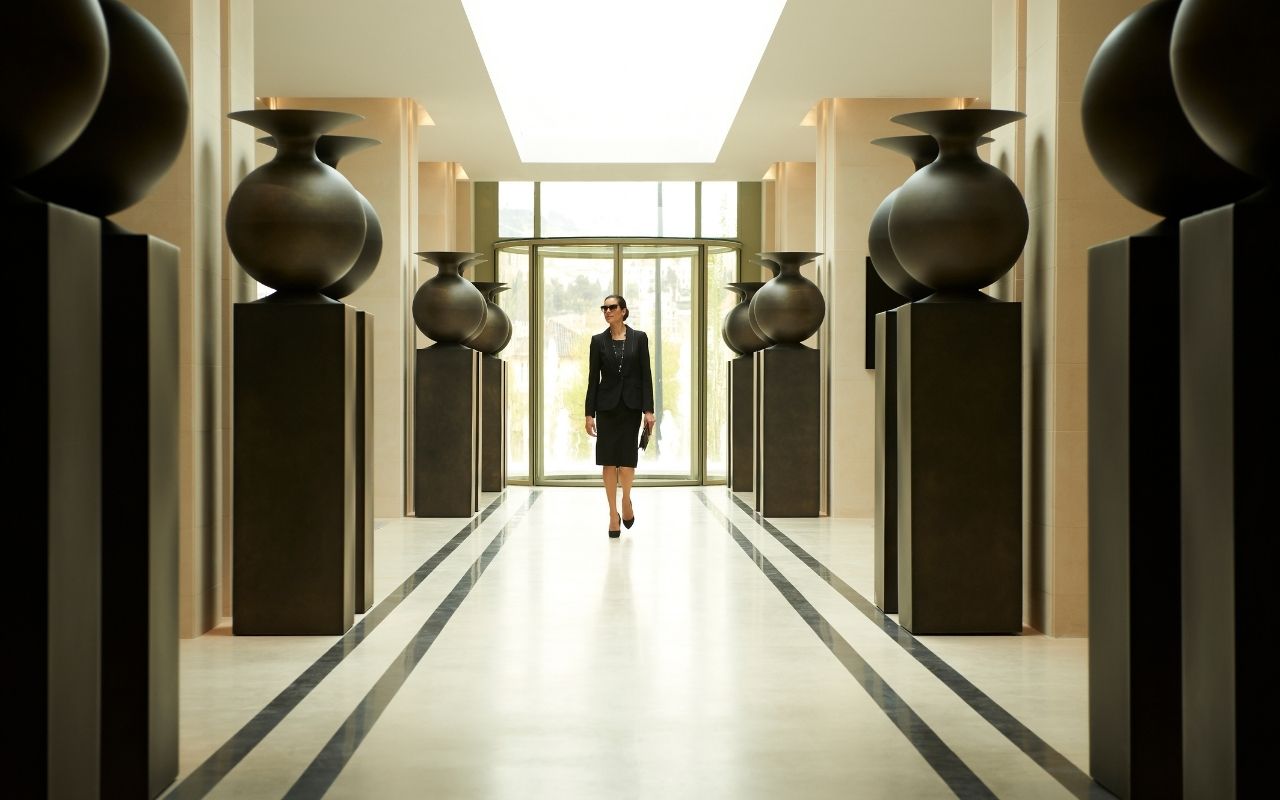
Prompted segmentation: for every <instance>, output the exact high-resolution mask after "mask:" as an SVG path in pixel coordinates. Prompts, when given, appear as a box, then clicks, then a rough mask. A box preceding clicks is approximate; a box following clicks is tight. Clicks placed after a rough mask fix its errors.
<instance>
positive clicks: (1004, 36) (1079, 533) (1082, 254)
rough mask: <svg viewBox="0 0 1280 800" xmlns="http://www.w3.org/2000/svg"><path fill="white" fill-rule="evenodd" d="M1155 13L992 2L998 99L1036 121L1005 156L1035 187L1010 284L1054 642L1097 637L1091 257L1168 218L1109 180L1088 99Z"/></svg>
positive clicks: (1038, 620) (1050, 2) (1044, 608)
mask: <svg viewBox="0 0 1280 800" xmlns="http://www.w3.org/2000/svg"><path fill="white" fill-rule="evenodd" d="M1145 4H1146V2H1145V0H1119V1H1118V2H1114V3H1074V2H1065V1H1064V0H993V2H992V62H991V63H992V92H993V97H994V98H995V102H996V103H998V104H1001V105H1003V104H1006V103H1015V102H1025V105H1024V106H1023V107H1021V110H1023V111H1026V112H1027V119H1026V121H1025V123H1020V124H1019V125H1018V126H1008V127H1007V128H1006V129H1003V130H1001V131H997V132H996V134H995V136H996V139H997V142H996V145H995V146H994V148H993V150H994V153H995V162H996V163H997V164H998V165H999V166H1001V167H1002V168H1003V169H1005V170H1006V171H1008V172H1010V174H1011V175H1012V176H1013V177H1014V179H1015V180H1019V181H1020V182H1021V184H1022V185H1023V187H1024V193H1025V196H1026V198H1027V208H1028V211H1029V213H1030V221H1031V229H1030V234H1029V236H1028V239H1027V247H1026V250H1025V252H1024V255H1023V260H1022V265H1021V269H1022V272H1021V275H1020V276H1017V275H1015V278H1014V280H1013V281H1012V283H1011V284H1010V283H1008V282H1005V283H1004V286H1003V287H1002V292H1008V294H1004V296H1006V297H1009V298H1010V299H1020V300H1022V301H1023V302H1024V307H1023V314H1024V323H1023V337H1024V338H1023V367H1024V384H1023V387H1024V388H1023V402H1024V424H1025V425H1026V435H1025V436H1024V443H1025V444H1024V446H1025V448H1026V457H1025V460H1024V463H1025V472H1024V475H1025V479H1026V484H1025V486H1024V496H1023V499H1024V503H1023V508H1024V515H1025V517H1024V529H1025V530H1024V536H1025V546H1024V553H1025V554H1026V558H1027V580H1026V596H1025V598H1024V609H1025V613H1026V616H1027V622H1028V624H1030V625H1031V626H1032V627H1035V628H1037V629H1038V630H1041V631H1043V632H1045V633H1047V634H1049V635H1052V636H1083V635H1085V634H1086V633H1087V628H1088V527H1087V526H1088V475H1087V464H1088V453H1087V440H1088V419H1087V414H1086V406H1087V390H1088V384H1087V373H1088V363H1087V353H1088V341H1087V336H1086V332H1087V324H1088V309H1087V307H1086V303H1085V299H1086V297H1087V296H1088V270H1087V266H1088V255H1087V251H1088V248H1089V247H1091V246H1093V245H1095V244H1100V243H1102V242H1106V241H1110V240H1112V239H1117V238H1119V237H1121V236H1126V235H1129V234H1131V233H1135V232H1137V231H1140V230H1142V229H1144V228H1147V227H1149V226H1150V225H1152V224H1153V223H1154V222H1155V221H1156V218H1155V217H1153V216H1151V215H1150V214H1147V213H1146V212H1144V211H1142V210H1141V209H1138V208H1137V207H1135V206H1133V205H1132V204H1131V203H1129V202H1128V201H1127V200H1125V199H1124V198H1122V197H1121V196H1120V195H1119V194H1118V193H1117V192H1116V191H1115V190H1114V189H1112V188H1111V186H1110V184H1108V183H1107V181H1106V179H1104V178H1103V177H1102V175H1101V173H1100V172H1098V169H1097V167H1096V166H1095V165H1094V163H1093V159H1092V157H1091V156H1090V155H1089V150H1088V147H1087V146H1086V145H1085V140H1084V129H1083V126H1082V123H1081V119H1080V97H1081V93H1082V90H1083V87H1084V78H1085V74H1086V73H1087V72H1088V69H1089V65H1090V63H1091V62H1092V61H1093V56H1094V54H1095V53H1096V52H1097V50H1098V47H1099V46H1100V45H1101V44H1102V40H1103V39H1105V38H1106V36H1107V34H1109V33H1110V32H1111V30H1112V29H1113V28H1114V27H1115V26H1116V25H1117V24H1119V22H1120V21H1121V20H1122V19H1124V18H1125V17H1126V16H1128V15H1129V14H1130V13H1132V12H1133V11H1134V10H1136V9H1138V8H1139V7H1141V6H1143V5H1145ZM1006 107H1007V106H1006ZM1023 126H1025V129H1024V130H1023V131H1019V130H1018V128H1021V127H1023Z"/></svg>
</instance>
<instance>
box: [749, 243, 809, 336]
mask: <svg viewBox="0 0 1280 800" xmlns="http://www.w3.org/2000/svg"><path fill="white" fill-rule="evenodd" d="M820 255H822V254H821V253H804V252H789V251H787V252H772V253H761V254H760V259H761V261H763V262H765V263H767V264H775V265H777V269H778V273H777V276H776V277H774V278H773V279H772V280H769V281H767V282H766V283H765V285H764V286H761V287H760V289H759V290H758V291H757V292H756V293H755V296H754V297H752V298H751V303H750V305H749V306H748V308H749V309H750V311H749V313H750V315H751V322H752V324H753V325H754V327H755V328H756V330H757V331H758V332H759V333H760V334H761V336H763V337H764V338H767V339H769V340H770V341H772V342H774V343H775V344H800V343H801V342H803V341H804V340H805V339H808V338H809V337H810V336H812V335H813V334H814V333H816V332H817V331H818V328H820V327H821V326H822V320H823V318H825V317H826V314H827V304H826V302H825V301H824V300H823V299H822V292H821V291H819V290H818V287H817V286H816V285H815V284H814V283H813V281H811V280H809V279H808V278H806V277H805V276H803V275H801V274H800V268H801V267H802V266H804V265H805V264H808V263H809V262H810V261H812V260H814V259H815V258H817V257H818V256H820Z"/></svg>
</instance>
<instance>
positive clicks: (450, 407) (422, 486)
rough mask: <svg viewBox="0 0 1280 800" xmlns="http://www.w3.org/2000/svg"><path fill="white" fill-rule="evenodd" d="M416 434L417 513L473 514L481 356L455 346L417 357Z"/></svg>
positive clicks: (424, 351) (436, 348) (432, 348)
mask: <svg viewBox="0 0 1280 800" xmlns="http://www.w3.org/2000/svg"><path fill="white" fill-rule="evenodd" d="M415 398H416V401H415V415H416V418H415V420H414V432H413V442H414V451H413V474H414V477H413V513H414V515H415V516H418V517H469V516H471V515H472V514H473V513H475V509H476V505H477V503H478V502H479V497H478V496H477V494H476V490H477V488H478V487H477V481H476V473H477V469H476V464H477V462H478V460H479V453H478V452H477V440H478V437H477V429H478V426H479V423H480V420H479V416H480V354H479V353H477V352H476V351H475V350H472V349H471V348H469V347H464V346H462V345H457V344H433V345H431V346H430V347H427V348H425V349H422V350H419V351H418V375H417V383H416V386H415Z"/></svg>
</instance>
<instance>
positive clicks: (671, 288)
mask: <svg viewBox="0 0 1280 800" xmlns="http://www.w3.org/2000/svg"><path fill="white" fill-rule="evenodd" d="M697 264H698V248H697V247H696V246H690V245H652V244H637V245H625V246H623V247H622V295H623V297H625V298H627V305H628V306H629V307H630V308H631V318H630V319H629V320H628V324H630V325H631V327H633V328H635V329H637V330H642V331H644V332H645V333H647V334H648V335H649V357H650V360H651V363H652V364H653V403H654V411H655V412H656V413H657V416H658V427H657V429H656V430H655V431H654V432H653V440H652V443H651V444H650V445H649V450H648V452H646V453H645V456H644V469H643V473H644V474H645V475H646V476H647V477H653V478H665V479H668V480H683V481H689V480H694V479H695V478H696V477H697V476H698V472H699V470H698V461H699V459H700V457H701V448H700V447H699V444H700V443H701V437H700V436H699V431H700V430H701V427H702V426H701V420H700V419H699V418H698V415H697V414H696V410H697V409H699V408H700V406H701V404H700V399H701V398H700V394H701V386H700V381H699V380H698V379H697V376H698V375H700V374H701V370H700V369H699V368H698V363H697V362H698V361H700V359H701V353H700V351H701V349H702V348H700V347H698V340H697V331H698V327H697V325H696V324H695V322H694V315H695V313H696V311H697V308H698V305H697V301H696V299H695V298H696V297H697V296H698V295H699V294H700V292H698V291H696V288H697V280H696V276H697Z"/></svg>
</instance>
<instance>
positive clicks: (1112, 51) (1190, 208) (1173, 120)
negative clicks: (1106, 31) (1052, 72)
mask: <svg viewBox="0 0 1280 800" xmlns="http://www.w3.org/2000/svg"><path fill="white" fill-rule="evenodd" d="M1178 5H1179V0H1157V2H1154V3H1150V4H1148V5H1145V6H1143V7H1142V8H1140V9H1138V10H1137V11H1135V12H1134V13H1132V14H1130V15H1129V16H1128V17H1126V18H1125V20H1124V21H1123V22H1121V23H1120V24H1119V25H1117V26H1116V28H1115V30H1113V31H1112V32H1111V34H1110V35H1108V36H1107V38H1106V39H1105V40H1104V41H1103V42H1102V46H1101V47H1100V48H1098V53H1097V55H1095V56H1094V59H1093V62H1092V63H1091V64H1090V65H1089V72H1088V73H1087V74H1086V76H1085V81H1084V92H1083V95H1082V97H1081V116H1082V118H1083V121H1084V135H1085V141H1086V142H1087V144H1088V145H1089V153H1090V154H1091V155H1092V156H1093V160H1094V161H1096V162H1097V164H1098V168H1099V169H1100V170H1101V171H1102V174H1103V175H1104V176H1105V177H1106V178H1107V180H1108V181H1110V182H1111V185H1112V186H1114V187H1115V188H1116V190H1117V191H1119V192H1120V194H1122V195H1124V196H1125V198H1126V199H1127V200H1129V201H1130V202H1131V203H1133V204H1134V205H1136V206H1139V207H1140V208H1144V209H1146V210H1147V211H1150V212H1151V213H1153V214H1158V215H1160V216H1162V217H1166V218H1168V219H1171V220H1177V219H1182V218H1184V217H1188V216H1190V215H1192V214H1196V213H1199V212H1201V211H1204V210H1206V209H1209V208H1214V207H1217V206H1220V205H1223V204H1225V203H1229V202H1231V201H1233V200H1237V199H1239V198H1240V197H1243V196H1244V195H1247V194H1249V193H1250V192H1251V191H1253V190H1254V189H1256V188H1257V186H1258V184H1257V182H1256V181H1255V180H1253V179H1252V178H1250V177H1249V176H1248V175H1246V174H1245V173H1243V172H1241V171H1240V170H1238V169H1236V168H1235V167H1233V166H1231V165H1230V164H1228V163H1227V162H1226V161H1224V160H1223V159H1222V158H1221V157H1220V156H1219V155H1218V154H1217V153H1215V152H1214V151H1213V150H1211V149H1210V148H1209V146H1208V145H1207V144H1205V142H1204V140H1202V139H1201V138H1200V136H1199V135H1198V134H1197V133H1196V130H1195V129H1194V128H1193V127H1192V124H1191V122H1190V121H1189V120H1188V118H1187V114H1186V112H1184V111H1183V108H1182V106H1181V105H1180V104H1179V102H1178V95H1177V92H1176V91H1175V89H1174V75H1173V69H1172V67H1171V66H1170V61H1169V52H1170V50H1169V48H1170V41H1171V39H1172V36H1173V29H1174V19H1175V18H1176V17H1177V15H1178ZM1231 49H1232V48H1230V47H1227V48H1226V50H1227V51H1230V50H1231ZM1218 55H1220V54H1218ZM1193 80H1196V84H1195V85H1200V84H1199V82H1198V79H1193ZM1255 101H1256V98H1255V99H1254V100H1251V101H1250V102H1249V106H1250V107H1251V108H1252V107H1253V106H1255V105H1257V104H1256V102H1255ZM1261 105H1262V106H1266V105H1267V104H1261ZM1272 105H1274V104H1272ZM1249 113H1252V112H1249ZM1153 131H1158V134H1157V135H1152V132H1153ZM1271 149H1274V148H1271Z"/></svg>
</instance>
